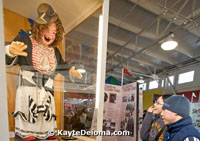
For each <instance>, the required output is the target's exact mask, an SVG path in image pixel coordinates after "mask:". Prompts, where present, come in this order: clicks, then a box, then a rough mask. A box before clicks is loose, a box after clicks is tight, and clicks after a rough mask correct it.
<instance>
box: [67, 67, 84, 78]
mask: <svg viewBox="0 0 200 141" xmlns="http://www.w3.org/2000/svg"><path fill="white" fill-rule="evenodd" d="M69 74H70V75H71V76H73V77H77V78H79V79H81V78H82V74H81V73H80V72H79V71H77V70H75V67H74V66H73V67H71V68H70V70H69Z"/></svg>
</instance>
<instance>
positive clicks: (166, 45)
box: [161, 33, 178, 50]
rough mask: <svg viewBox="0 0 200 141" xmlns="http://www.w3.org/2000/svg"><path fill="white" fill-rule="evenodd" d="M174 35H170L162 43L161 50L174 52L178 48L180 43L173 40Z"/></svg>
mask: <svg viewBox="0 0 200 141" xmlns="http://www.w3.org/2000/svg"><path fill="white" fill-rule="evenodd" d="M173 38H174V34H173V33H170V35H169V36H168V37H167V38H166V39H165V40H163V41H162V43H161V48H162V49H163V50H173V49H175V48H176V47H177V46H178V42H177V41H175V40H173Z"/></svg>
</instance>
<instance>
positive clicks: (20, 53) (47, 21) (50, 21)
mask: <svg viewBox="0 0 200 141" xmlns="http://www.w3.org/2000/svg"><path fill="white" fill-rule="evenodd" d="M37 12H38V18H36V19H35V22H34V25H33V28H32V33H33V34H32V35H31V36H23V35H18V36H17V37H16V38H15V39H14V40H13V41H12V43H11V44H10V45H7V46H6V63H7V65H10V66H12V65H15V64H19V66H20V73H19V79H18V83H17V92H16V104H15V112H14V113H13V116H14V117H15V133H16V135H18V136H20V137H21V138H23V139H25V140H34V139H35V138H38V139H46V138H55V136H51V135H49V134H48V132H49V131H55V130H56V129H57V125H56V115H55V102H54V93H53V92H54V88H53V79H54V77H55V76H56V74H58V73H61V74H62V75H63V76H67V75H68V74H69V75H71V76H74V77H78V78H81V77H82V75H81V73H79V72H78V71H77V70H75V68H74V67H70V66H69V65H68V64H67V63H66V62H64V61H63V59H62V56H61V54H60V52H59V50H58V49H57V48H56V46H57V45H58V43H59V42H60V41H61V40H62V34H63V32H64V29H63V26H62V23H61V21H60V19H59V17H58V15H57V14H56V13H55V12H54V10H53V8H52V7H51V6H50V5H48V4H46V3H43V4H40V5H39V7H38V9H37Z"/></svg>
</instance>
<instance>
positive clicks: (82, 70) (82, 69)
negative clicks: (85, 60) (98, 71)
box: [76, 64, 86, 73]
mask: <svg viewBox="0 0 200 141" xmlns="http://www.w3.org/2000/svg"><path fill="white" fill-rule="evenodd" d="M76 68H77V71H79V72H80V73H85V72H86V70H85V68H84V66H83V64H80V65H78V66H77V67H76Z"/></svg>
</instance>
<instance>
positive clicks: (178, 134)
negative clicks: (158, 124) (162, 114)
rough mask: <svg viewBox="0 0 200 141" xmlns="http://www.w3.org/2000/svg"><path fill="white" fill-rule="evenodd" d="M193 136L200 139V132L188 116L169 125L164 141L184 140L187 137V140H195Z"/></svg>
mask: <svg viewBox="0 0 200 141" xmlns="http://www.w3.org/2000/svg"><path fill="white" fill-rule="evenodd" d="M193 137H196V138H197V139H200V133H199V131H198V130H197V129H196V128H195V127H194V126H193V125H192V119H191V117H187V118H182V119H180V120H179V121H176V122H175V123H172V124H169V125H168V130H167V133H166V134H165V138H164V141H184V140H185V139H186V138H188V140H187V141H193V140H192V138H193ZM190 139H191V140H190Z"/></svg>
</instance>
